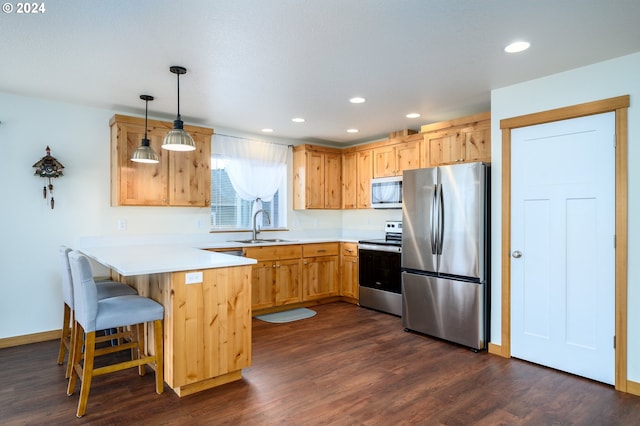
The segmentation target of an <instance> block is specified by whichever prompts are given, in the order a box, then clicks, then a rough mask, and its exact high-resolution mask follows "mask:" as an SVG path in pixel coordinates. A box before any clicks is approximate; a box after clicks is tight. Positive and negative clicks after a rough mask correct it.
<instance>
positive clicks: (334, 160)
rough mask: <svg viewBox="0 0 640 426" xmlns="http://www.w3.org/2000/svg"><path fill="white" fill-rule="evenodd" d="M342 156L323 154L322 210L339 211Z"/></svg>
mask: <svg viewBox="0 0 640 426" xmlns="http://www.w3.org/2000/svg"><path fill="white" fill-rule="evenodd" d="M341 171H342V155H340V154H330V153H326V154H324V208H325V209H339V208H340V205H341V203H342V178H341Z"/></svg>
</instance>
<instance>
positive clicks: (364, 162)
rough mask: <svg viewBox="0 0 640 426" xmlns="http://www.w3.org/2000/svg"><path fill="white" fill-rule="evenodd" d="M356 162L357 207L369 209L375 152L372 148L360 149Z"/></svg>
mask: <svg viewBox="0 0 640 426" xmlns="http://www.w3.org/2000/svg"><path fill="white" fill-rule="evenodd" d="M356 162H357V164H356V171H357V188H356V208H358V209H368V208H369V207H371V175H372V172H373V152H372V151H371V150H367V151H358V156H357V160H356Z"/></svg>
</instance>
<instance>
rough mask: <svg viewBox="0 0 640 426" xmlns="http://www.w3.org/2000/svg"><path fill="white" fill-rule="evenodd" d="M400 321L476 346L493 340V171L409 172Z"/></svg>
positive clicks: (473, 167) (472, 167)
mask: <svg viewBox="0 0 640 426" xmlns="http://www.w3.org/2000/svg"><path fill="white" fill-rule="evenodd" d="M402 203H403V205H402V226H403V233H402V261H401V262H402V325H403V327H405V329H407V330H413V331H417V332H420V333H424V334H428V335H431V336H435V337H439V338H442V339H445V340H449V341H452V342H455V343H458V344H461V345H464V346H468V347H470V348H472V349H475V350H480V349H484V348H485V347H486V345H487V340H488V301H489V293H488V287H489V283H488V275H489V262H488V253H489V246H488V238H489V168H488V166H487V165H486V164H484V163H468V164H458V165H452V166H441V167H435V168H430V169H417V170H407V171H405V172H404V174H403V181H402Z"/></svg>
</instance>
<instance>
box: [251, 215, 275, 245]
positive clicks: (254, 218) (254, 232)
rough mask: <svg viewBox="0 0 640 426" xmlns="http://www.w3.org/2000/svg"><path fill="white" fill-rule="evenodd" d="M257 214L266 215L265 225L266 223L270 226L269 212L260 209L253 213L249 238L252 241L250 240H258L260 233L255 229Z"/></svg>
mask: <svg viewBox="0 0 640 426" xmlns="http://www.w3.org/2000/svg"><path fill="white" fill-rule="evenodd" d="M258 213H264V214H266V215H267V223H268V224H269V225H271V218H270V217H269V212H268V211H266V210H265V209H260V210H258V211H257V212H255V213H254V214H253V235H252V237H251V239H252V240H256V239H258V232H260V231H258V230H257V228H256V217H257V216H258Z"/></svg>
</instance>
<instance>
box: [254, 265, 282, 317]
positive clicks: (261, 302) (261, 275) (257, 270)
mask: <svg viewBox="0 0 640 426" xmlns="http://www.w3.org/2000/svg"><path fill="white" fill-rule="evenodd" d="M275 269H276V263H275V261H271V260H268V261H262V262H258V263H257V264H255V265H253V267H252V268H251V310H254V311H255V310H258V309H263V308H270V307H272V306H273V305H274V304H275V290H274V283H275Z"/></svg>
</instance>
